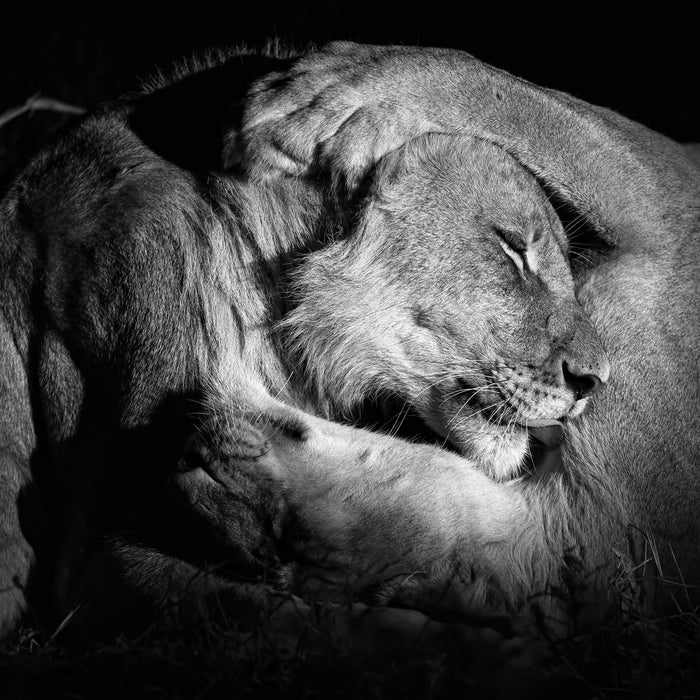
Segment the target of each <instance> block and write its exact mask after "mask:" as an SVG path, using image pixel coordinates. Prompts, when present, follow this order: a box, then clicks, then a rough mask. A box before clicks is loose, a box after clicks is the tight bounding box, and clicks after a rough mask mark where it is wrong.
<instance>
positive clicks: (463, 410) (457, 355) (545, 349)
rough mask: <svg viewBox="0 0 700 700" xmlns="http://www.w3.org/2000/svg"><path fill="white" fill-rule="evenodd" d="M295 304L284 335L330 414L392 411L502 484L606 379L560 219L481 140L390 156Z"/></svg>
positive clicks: (309, 272) (311, 263)
mask: <svg viewBox="0 0 700 700" xmlns="http://www.w3.org/2000/svg"><path fill="white" fill-rule="evenodd" d="M293 290H294V291H293V294H294V297H295V307H294V309H293V311H292V312H291V313H290V315H289V317H288V318H287V319H286V321H285V322H284V323H283V330H284V331H285V332H286V333H287V334H288V337H289V338H291V340H292V343H291V346H292V349H293V350H295V351H296V352H297V353H300V354H301V356H302V359H303V360H305V364H306V367H307V368H308V374H309V376H310V377H311V381H312V384H313V385H314V387H315V390H316V392H317V394H318V395H319V398H320V401H321V402H322V401H323V400H327V401H329V402H330V405H331V409H330V412H331V413H335V414H336V415H337V413H338V412H339V411H341V412H342V411H348V410H350V409H352V407H353V406H354V405H356V404H357V402H358V401H360V400H364V399H366V398H367V396H369V395H380V396H382V395H383V396H387V395H391V396H394V397H398V398H400V399H401V400H403V401H405V402H408V403H409V404H411V405H412V406H413V407H414V408H415V409H416V410H417V411H418V412H419V413H420V415H421V416H422V417H423V418H424V420H425V421H426V422H427V423H428V425H430V426H431V427H432V428H433V429H434V430H436V431H437V432H438V433H439V434H440V435H443V436H445V437H446V438H447V439H449V441H451V442H452V444H453V445H454V446H455V447H457V448H458V449H459V450H460V451H461V452H462V453H464V454H465V455H466V456H468V457H470V458H471V459H473V460H475V461H477V462H478V463H479V464H480V465H481V466H482V467H483V468H484V469H486V470H487V471H488V472H489V473H490V474H492V475H493V476H494V477H496V478H506V477H508V476H510V475H513V474H514V473H516V472H517V470H518V468H519V467H520V466H521V465H522V464H523V461H524V458H525V456H526V455H527V452H528V434H529V433H530V434H531V433H532V432H533V429H535V428H538V427H541V426H544V425H548V424H549V425H551V424H555V423H556V422H557V421H560V420H562V419H567V418H572V417H574V416H576V415H578V414H579V413H580V412H581V411H582V410H583V408H584V405H585V403H586V400H587V399H588V397H589V396H590V395H591V394H593V393H594V392H596V391H597V390H598V389H599V388H600V387H601V386H602V385H603V384H604V383H605V382H606V381H607V379H608V375H609V364H608V360H607V359H606V356H605V353H604V351H603V348H602V347H601V343H600V341H599V339H598V336H597V335H596V333H595V331H594V330H593V328H592V326H591V324H590V322H589V320H588V318H587V317H586V315H585V314H584V312H583V310H582V308H581V307H580V306H579V304H578V303H577V301H576V298H575V294H574V281H573V278H572V274H571V269H570V266H569V263H568V260H567V240H566V237H565V233H564V230H563V228H562V225H561V223H560V221H559V219H558V218H557V216H556V213H555V211H554V209H553V208H552V206H551V204H550V203H549V201H548V199H547V196H546V194H545V193H544V192H543V190H542V189H541V188H540V187H539V185H538V183H537V181H536V180H535V178H534V177H533V176H532V175H531V174H530V173H528V172H527V171H526V170H525V169H524V168H523V167H521V166H520V165H519V164H518V163H517V162H516V161H515V160H514V159H513V158H512V157H511V156H510V155H509V154H508V153H506V152H505V151H503V150H502V149H500V148H498V147H496V146H494V145H493V144H490V143H488V142H485V141H481V140H476V139H467V138H464V137H461V138H455V137H446V136H439V135H430V136H428V137H425V138H421V139H418V140H416V141H413V142H411V143H410V144H408V145H407V146H405V147H403V148H402V149H400V150H399V151H397V152H395V153H393V154H390V155H389V156H387V157H385V158H384V159H383V160H382V161H381V163H380V164H379V166H378V168H377V169H376V171H375V172H374V174H373V177H372V183H371V186H370V191H369V195H368V197H367V199H366V201H365V203H364V205H363V206H362V207H361V213H360V215H359V216H357V217H356V218H355V222H354V224H353V225H351V226H350V227H349V233H348V235H343V236H340V237H339V238H338V239H337V240H335V241H334V242H333V243H331V245H329V246H327V247H325V248H323V249H322V250H319V251H316V252H313V253H311V254H309V255H308V256H307V257H306V258H305V259H304V261H303V263H302V264H301V265H300V267H299V269H298V270H297V272H296V275H295V281H294V284H293ZM327 397H332V401H330V399H327Z"/></svg>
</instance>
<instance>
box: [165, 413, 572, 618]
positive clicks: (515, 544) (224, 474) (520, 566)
mask: <svg viewBox="0 0 700 700" xmlns="http://www.w3.org/2000/svg"><path fill="white" fill-rule="evenodd" d="M250 420H255V428H256V430H258V431H260V432H262V433H264V434H265V436H266V438H265V441H266V443H267V445H268V447H267V449H266V451H265V453H264V455H251V457H250V460H249V463H248V465H247V466H246V467H245V468H246V469H257V470H258V471H263V472H265V473H266V474H267V478H268V479H271V480H272V481H276V482H277V484H278V487H277V490H276V494H277V493H281V494H282V496H283V499H284V503H283V506H282V509H281V510H280V509H279V508H278V509H277V510H276V511H275V513H274V518H275V519H276V522H277V525H276V527H275V528H274V531H273V532H272V535H273V536H275V537H277V538H278V539H277V544H278V554H279V557H280V559H281V560H283V561H286V562H288V565H287V566H286V567H285V569H284V570H283V573H282V576H281V582H283V583H284V584H285V585H286V586H287V587H288V588H290V589H291V590H293V591H296V592H299V593H301V594H303V595H304V596H310V597H312V598H315V599H319V598H320V599H325V600H339V599H341V600H345V599H347V597H348V596H349V597H350V598H351V599H356V598H357V597H365V596H367V595H371V597H372V598H373V600H374V601H375V602H376V601H379V602H384V603H391V602H392V601H394V602H400V603H401V604H403V605H408V604H410V605H412V606H415V607H416V608H422V609H430V610H441V611H442V612H445V611H448V610H449V611H461V612H463V613H469V614H471V613H474V612H477V611H478V612H479V613H483V612H485V611H486V612H489V611H490V612H504V611H506V610H513V609H516V608H517V607H519V606H522V604H523V603H524V602H525V601H526V600H527V599H528V597H530V596H536V595H538V594H540V595H541V596H542V600H544V598H545V594H546V593H547V588H548V586H550V585H553V584H555V582H556V581H558V580H559V578H560V569H561V568H562V567H563V549H564V547H565V546H566V545H567V544H568V543H567V541H566V537H565V536H564V534H563V532H561V529H562V528H564V527H565V526H566V523H563V522H562V523H550V524H549V530H548V532H547V536H545V532H544V528H545V520H544V513H543V512H542V510H541V506H540V501H539V499H538V498H533V494H530V495H529V498H528V499H526V497H525V495H524V493H523V492H522V491H521V488H520V486H519V485H518V484H515V483H512V484H502V483H501V484H499V483H496V482H493V481H492V480H490V479H489V478H488V477H486V476H485V475H484V474H483V473H482V472H481V471H479V470H477V469H476V468H474V466H473V465H472V464H470V463H469V462H468V461H467V460H465V459H463V458H460V457H459V456H457V455H455V454H453V453H450V452H446V451H444V450H441V449H439V448H437V447H433V446H429V445H420V444H412V443H406V442H403V441H400V440H398V439H394V438H391V437H389V436H385V435H380V434H375V433H370V432H368V431H364V430H360V429H356V428H351V427H348V426H343V425H339V424H335V423H331V422H329V421H325V420H322V419H319V418H315V417H313V416H310V415H307V414H304V413H302V412H300V411H297V410H295V409H291V408H287V407H283V408H281V407H278V408H277V409H272V410H270V412H268V413H266V414H259V415H257V416H256V417H251V418H250ZM235 425H237V426H239V428H240V425H241V423H240V421H239V422H237V423H235ZM215 452H216V448H214V449H213V450H212V449H211V448H210V449H209V450H208V452H207V454H208V455H209V460H210V463H209V464H203V463H201V462H200V463H196V462H192V461H191V462H189V463H188V465H189V466H190V468H189V469H186V470H184V469H180V470H179V471H178V472H176V473H175V474H174V475H173V476H172V486H173V489H174V490H175V491H176V492H178V491H179V492H180V493H181V494H182V501H183V502H186V503H187V504H188V507H189V508H191V509H193V510H194V511H196V512H197V513H198V517H199V518H200V521H201V522H202V523H203V524H205V528H206V529H208V532H209V537H213V538H215V539H217V540H219V541H225V542H230V543H231V545H232V546H233V547H237V546H238V544H237V538H238V537H239V532H240V528H239V524H238V515H237V510H238V501H239V496H238V493H237V487H236V486H235V484H236V479H237V478H238V474H239V473H240V469H241V461H240V458H237V459H235V460H231V459H221V458H220V457H216V456H215ZM259 483H263V482H262V480H261V481H259ZM545 491H546V490H545ZM542 495H543V497H544V498H545V499H546V498H552V497H559V498H563V497H564V495H563V491H561V492H557V490H556V488H552V489H551V493H546V492H544V491H543V494H542ZM499 533H500V534H499ZM515 533H517V536H516V534H515Z"/></svg>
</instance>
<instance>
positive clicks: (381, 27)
mask: <svg viewBox="0 0 700 700" xmlns="http://www.w3.org/2000/svg"><path fill="white" fill-rule="evenodd" d="M3 4H4V3H3ZM0 7H1V5H0ZM691 7H692V5H691V3H686V9H682V6H679V7H674V6H673V5H672V4H670V3H663V4H661V3H657V4H654V5H651V4H646V3H644V4H642V3H639V4H636V5H635V4H631V3H629V4H628V3H612V2H611V3H598V2H587V3H565V2H562V3H559V4H553V3H552V4H549V3H543V2H537V3H535V2H532V3H528V2H521V3H515V2H498V0H491V1H489V2H461V3H459V2H453V3H441V2H433V1H432V0H423V4H422V7H421V8H420V9H418V6H417V5H414V4H409V3H407V2H398V1H396V0H388V1H377V2H374V3H368V2H359V3H358V2H354V3H353V2H343V1H342V0H331V1H329V2H326V3H312V2H308V1H304V0H297V1H296V2H288V3H281V2H264V1H263V2H261V1H260V0H247V1H245V2H243V1H240V0H239V1H236V0H229V1H227V2H222V1H221V0H200V1H199V2H178V1H177V0H171V1H170V2H166V1H165V0H153V1H151V2H148V1H147V0H141V2H138V1H137V0H119V1H117V0H96V1H95V2H92V3H81V2H70V1H69V0H52V1H51V2H48V1H47V0H23V1H22V2H21V4H19V3H18V4H16V5H12V6H11V7H8V8H5V9H4V10H2V11H0V27H1V28H2V29H1V40H0V114H2V113H3V112H4V111H5V110H7V109H8V108H10V107H13V106H17V105H20V104H22V103H24V102H25V100H26V99H27V98H29V97H30V96H31V95H34V94H35V93H37V92H39V93H41V94H42V95H46V96H49V97H53V98H56V99H60V100H63V101H66V102H69V103H72V104H76V105H80V106H83V107H88V108H89V107H91V106H94V105H95V104H96V103H99V102H100V101H102V100H105V99H109V98H111V97H115V96H117V95H119V94H121V93H123V92H124V91H127V90H130V89H133V88H135V87H137V86H138V79H139V78H145V77H147V76H148V75H149V73H151V72H152V70H153V67H154V66H156V65H167V64H169V63H170V62H171V61H173V60H174V59H176V58H178V57H182V56H183V55H187V54H190V53H192V52H195V51H197V50H201V49H203V48H206V47H209V46H214V45H231V44H247V45H250V46H260V45H262V44H263V43H264V42H265V40H266V39H268V38H271V37H279V38H280V39H282V40H284V41H289V42H292V43H294V44H295V45H298V46H300V47H304V46H305V45H307V44H308V43H309V42H315V43H319V44H320V43H323V42H325V41H327V40H329V39H334V38H349V39H355V40H358V41H365V42H377V43H388V42H393V43H404V44H420V45H423V46H430V45H434V46H452V47H458V48H463V49H466V50H468V51H469V52H471V53H473V54H474V55H476V56H477V57H479V58H481V59H483V60H485V61H487V62H489V63H493V64H495V65H498V66H500V67H502V68H505V69H507V70H509V71H511V72H513V73H515V74H517V75H520V76H523V77H525V78H528V79H529V80H532V81H534V82H536V83H539V84H543V85H546V86H549V87H556V88H559V89H562V90H566V91H568V92H571V93H574V94H575V95H577V96H579V97H581V98H583V99H585V100H588V101H590V102H594V103H597V104H603V105H607V106H610V107H613V108H614V109H616V110H618V111H621V112H623V113H624V114H626V115H628V116H630V117H632V118H634V119H637V120H639V121H642V122H644V123H645V124H647V125H648V126H650V127H652V128H654V129H657V130H659V131H662V132H664V133H667V134H668V135H670V136H672V137H674V138H676V139H679V140H700V104H699V102H700V100H699V99H698V97H697V77H696V76H697V71H696V68H697V64H698V60H697V58H696V53H697V50H698V41H697V39H696V36H697V35H700V32H698V30H697V26H696V25H697V22H696V21H695V20H694V19H692V18H691V9H690V8H691ZM64 120H65V118H64V117H60V116H57V115H56V114H53V113H46V112H34V113H32V114H28V115H25V116H23V117H21V118H19V119H16V120H13V121H12V122H11V123H10V124H7V125H5V127H3V129H2V130H0V184H1V183H2V180H3V179H5V180H6V179H7V177H8V176H9V174H10V173H11V171H12V170H13V169H14V168H16V167H17V165H18V164H20V163H21V162H22V161H23V160H24V159H26V157H27V156H28V155H29V154H30V153H31V152H32V151H33V150H35V149H36V148H37V147H38V146H39V145H40V144H41V143H42V142H43V140H44V139H45V138H46V136H47V134H49V133H51V131H53V130H54V129H55V128H56V127H57V126H58V125H60V124H61V123H62V121H64Z"/></svg>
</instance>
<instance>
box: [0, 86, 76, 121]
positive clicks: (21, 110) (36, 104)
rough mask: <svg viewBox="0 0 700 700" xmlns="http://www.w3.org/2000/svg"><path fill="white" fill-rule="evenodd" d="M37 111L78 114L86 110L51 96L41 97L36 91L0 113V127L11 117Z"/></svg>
mask: <svg viewBox="0 0 700 700" xmlns="http://www.w3.org/2000/svg"><path fill="white" fill-rule="evenodd" d="M37 111H45V112H58V113H59V114H71V115H80V114H85V111H86V110H85V109H84V108H83V107H78V106H76V105H71V104H68V103H67V102H61V100H56V99H54V98H53V97H43V96H42V95H40V94H39V93H37V94H35V95H32V96H31V97H30V98H29V99H28V100H27V101H26V102H25V103H24V104H23V105H19V106H18V107H10V109H8V110H6V111H5V112H3V113H2V114H0V129H2V128H3V127H4V126H5V125H6V124H8V123H9V122H11V121H12V120H13V119H17V117H21V116H22V115H23V114H28V113H29V114H31V113H32V112H37Z"/></svg>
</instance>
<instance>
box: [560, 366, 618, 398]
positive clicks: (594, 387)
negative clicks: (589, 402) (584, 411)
mask: <svg viewBox="0 0 700 700" xmlns="http://www.w3.org/2000/svg"><path fill="white" fill-rule="evenodd" d="M562 373H563V375H564V382H565V383H566V386H568V387H569V389H571V390H572V391H573V392H574V395H575V396H576V400H577V401H579V400H580V399H585V398H586V397H587V396H592V395H593V394H595V393H596V392H598V391H600V390H601V389H602V388H603V386H604V385H605V379H607V377H606V378H605V379H601V378H600V377H599V376H598V375H597V374H592V373H591V372H586V371H585V370H580V369H579V368H578V367H576V366H575V365H571V364H570V363H568V362H566V361H564V362H563V363H562Z"/></svg>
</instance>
